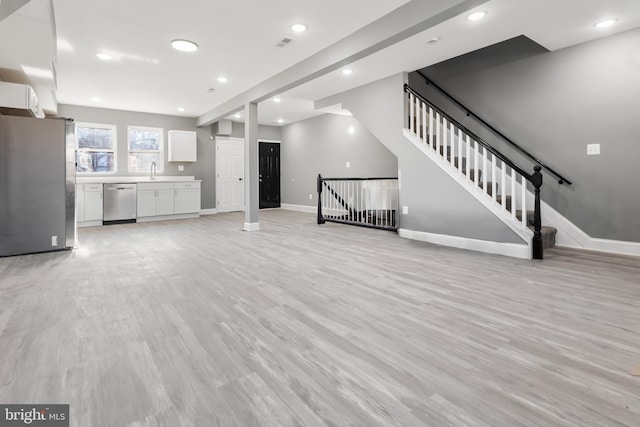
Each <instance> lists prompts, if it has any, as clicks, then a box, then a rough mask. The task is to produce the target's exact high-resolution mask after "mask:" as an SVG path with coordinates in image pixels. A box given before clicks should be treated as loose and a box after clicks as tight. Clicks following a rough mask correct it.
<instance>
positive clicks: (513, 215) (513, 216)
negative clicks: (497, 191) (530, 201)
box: [511, 168, 518, 219]
mask: <svg viewBox="0 0 640 427" xmlns="http://www.w3.org/2000/svg"><path fill="white" fill-rule="evenodd" d="M517 206H518V204H517V203H516V170H515V169H514V168H511V219H516V207H517Z"/></svg>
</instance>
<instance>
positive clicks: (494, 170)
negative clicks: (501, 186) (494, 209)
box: [491, 154, 497, 202]
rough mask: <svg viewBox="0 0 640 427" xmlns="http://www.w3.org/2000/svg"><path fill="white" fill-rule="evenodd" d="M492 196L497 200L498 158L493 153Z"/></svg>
mask: <svg viewBox="0 0 640 427" xmlns="http://www.w3.org/2000/svg"><path fill="white" fill-rule="evenodd" d="M491 157H492V158H491V198H492V199H493V201H494V202H495V201H496V200H497V194H496V193H497V191H496V190H497V188H496V184H497V183H496V168H497V164H496V162H497V160H496V155H495V154H492V155H491Z"/></svg>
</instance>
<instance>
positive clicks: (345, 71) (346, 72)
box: [342, 68, 353, 76]
mask: <svg viewBox="0 0 640 427" xmlns="http://www.w3.org/2000/svg"><path fill="white" fill-rule="evenodd" d="M342 74H343V75H345V76H350V75H351V74H353V70H352V69H351V68H346V69H344V70H342Z"/></svg>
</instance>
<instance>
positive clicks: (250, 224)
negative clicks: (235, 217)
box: [242, 222, 260, 231]
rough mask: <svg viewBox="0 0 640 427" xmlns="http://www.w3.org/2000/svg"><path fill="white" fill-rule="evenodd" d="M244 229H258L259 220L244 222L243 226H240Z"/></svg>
mask: <svg viewBox="0 0 640 427" xmlns="http://www.w3.org/2000/svg"><path fill="white" fill-rule="evenodd" d="M242 229H243V230H244V231H258V230H260V223H259V222H245V223H244V227H242Z"/></svg>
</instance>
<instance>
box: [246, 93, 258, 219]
mask: <svg viewBox="0 0 640 427" xmlns="http://www.w3.org/2000/svg"><path fill="white" fill-rule="evenodd" d="M244 111H245V120H244V170H245V177H246V181H245V184H244V188H245V191H244V194H245V207H244V228H243V229H244V230H245V231H257V230H260V223H259V222H258V208H259V203H260V194H259V187H258V104H256V103H254V102H250V103H247V104H245V106H244Z"/></svg>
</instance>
